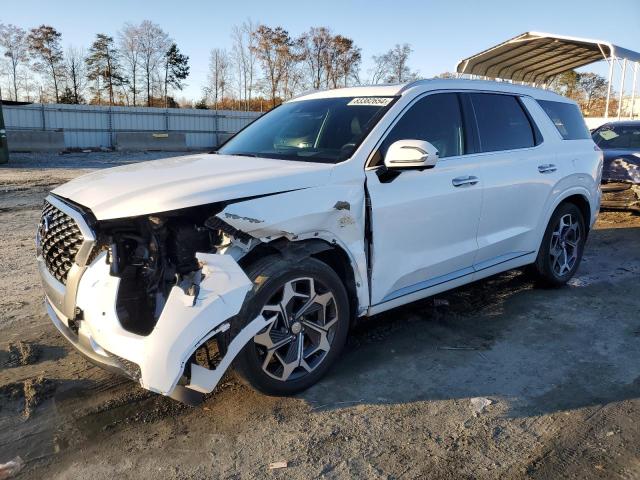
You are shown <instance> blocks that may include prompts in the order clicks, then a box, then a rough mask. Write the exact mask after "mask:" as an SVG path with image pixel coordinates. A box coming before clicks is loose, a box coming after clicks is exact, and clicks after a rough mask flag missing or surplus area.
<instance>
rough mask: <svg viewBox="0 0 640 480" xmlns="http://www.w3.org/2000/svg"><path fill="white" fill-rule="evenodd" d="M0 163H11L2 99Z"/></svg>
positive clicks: (0, 108)
mask: <svg viewBox="0 0 640 480" xmlns="http://www.w3.org/2000/svg"><path fill="white" fill-rule="evenodd" d="M0 163H9V147H8V146H7V131H6V130H5V128H4V116H3V115H2V101H1V100H0Z"/></svg>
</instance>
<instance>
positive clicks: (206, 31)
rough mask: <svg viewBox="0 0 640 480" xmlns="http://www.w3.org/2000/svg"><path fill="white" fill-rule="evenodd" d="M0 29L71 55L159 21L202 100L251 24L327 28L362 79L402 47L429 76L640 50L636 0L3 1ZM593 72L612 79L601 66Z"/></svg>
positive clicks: (191, 93) (189, 92) (293, 30)
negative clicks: (571, 40) (595, 45)
mask: <svg viewBox="0 0 640 480" xmlns="http://www.w3.org/2000/svg"><path fill="white" fill-rule="evenodd" d="M3 4H4V5H3V6H2V8H1V9H0V23H13V24H15V25H18V26H21V27H23V28H32V27H34V26H37V25H40V24H43V23H45V24H49V25H52V26H54V27H55V28H56V29H58V30H59V31H60V32H61V33H62V40H63V44H64V46H65V48H66V47H67V46H69V45H74V46H77V47H84V48H85V49H86V48H87V47H88V45H89V44H90V43H91V42H92V40H93V37H94V36H95V34H96V33H98V32H99V33H107V34H110V35H113V36H115V34H116V32H117V31H118V30H119V29H120V28H121V27H122V25H123V24H124V23H125V22H132V23H138V22H140V21H142V20H145V19H148V20H151V21H153V22H155V23H158V24H159V25H160V26H161V27H162V28H163V29H164V30H165V31H166V32H168V33H169V35H170V36H171V37H172V38H173V39H174V40H175V41H176V43H177V44H178V47H179V48H180V50H182V52H183V53H185V54H186V55H188V56H189V57H190V65H191V75H190V77H189V79H188V80H187V83H188V85H187V87H186V88H185V90H184V91H183V93H182V94H177V95H176V96H177V97H181V96H185V97H187V98H191V99H197V98H200V97H201V91H202V86H204V85H205V83H206V78H207V70H208V62H209V59H208V57H209V51H210V50H211V49H212V48H228V49H230V48H231V38H230V37H231V30H232V28H233V26H234V25H237V24H240V23H242V22H243V21H244V20H246V19H248V18H250V19H251V20H253V21H254V22H259V23H264V24H267V25H270V26H276V25H281V26H283V27H284V28H285V29H287V30H288V31H289V32H290V34H292V35H293V36H297V35H299V34H300V33H302V32H304V31H306V30H308V29H309V27H311V26H327V27H329V28H331V29H332V30H333V32H334V33H340V34H342V35H345V36H348V37H351V38H353V39H354V40H355V43H356V44H357V45H358V46H359V47H360V48H362V55H363V69H362V78H363V79H366V78H367V77H368V75H367V70H368V69H369V68H370V67H371V56H372V55H375V54H379V53H382V52H384V51H386V50H388V49H389V48H391V47H393V45H395V44H396V43H409V44H410V45H411V46H412V48H413V53H412V55H411V60H410V66H411V68H412V69H413V70H417V71H419V73H420V74H421V76H423V77H431V76H433V75H436V74H438V73H442V72H445V71H453V70H454V68H455V65H456V63H457V62H458V61H459V60H460V59H462V58H466V57H468V56H471V55H473V54H474V53H477V52H479V51H481V50H484V49H485V48H487V47H490V46H493V45H495V44H497V43H500V42H502V41H504V40H507V39H509V38H511V37H514V36H516V35H518V34H520V33H523V32H526V31H541V32H549V33H556V34H561V35H571V36H577V37H585V38H592V39H599V40H604V41H609V42H612V43H614V44H616V45H619V46H621V47H625V48H628V49H631V50H636V51H640V0H609V1H608V2H604V1H602V0H582V1H576V0H533V1H531V0H529V1H526V2H524V1H521V2H518V1H517V0H495V1H492V0H483V1H464V0H441V1H431V0H423V1H418V0H387V1H375V0H370V1H364V0H338V1H335V0H323V1H320V2H307V1H304V0H297V1H291V0H263V1H259V0H235V1H233V2H219V1H204V0H194V1H189V0H182V1H179V2H176V1H167V0H154V1H148V0H128V1H127V0H109V1H108V2H100V3H98V2H94V1H91V0H58V1H53V0H41V1H36V0H20V1H12V2H10V1H9V0H5V1H4V2H3ZM588 70H590V71H596V72H598V73H601V74H606V67H605V66H604V65H603V64H602V62H601V64H600V65H596V66H595V67H593V68H591V67H589V68H588Z"/></svg>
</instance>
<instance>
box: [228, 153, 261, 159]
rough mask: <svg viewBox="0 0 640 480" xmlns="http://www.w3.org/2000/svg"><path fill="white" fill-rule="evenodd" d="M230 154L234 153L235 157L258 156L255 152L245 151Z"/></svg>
mask: <svg viewBox="0 0 640 480" xmlns="http://www.w3.org/2000/svg"><path fill="white" fill-rule="evenodd" d="M231 155H235V156H236V157H254V158H255V157H257V156H258V155H256V154H255V153H246V152H240V153H232V154H231Z"/></svg>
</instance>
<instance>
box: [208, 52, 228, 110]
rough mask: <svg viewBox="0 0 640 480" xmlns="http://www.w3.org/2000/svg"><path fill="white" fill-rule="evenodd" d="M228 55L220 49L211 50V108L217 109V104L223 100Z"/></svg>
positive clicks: (226, 78) (226, 81)
mask: <svg viewBox="0 0 640 480" xmlns="http://www.w3.org/2000/svg"><path fill="white" fill-rule="evenodd" d="M229 67H230V62H229V55H228V54H227V51H226V50H224V49H221V48H214V49H213V50H211V54H210V57H209V85H210V86H209V93H210V95H211V96H212V97H213V108H214V109H216V110H217V109H218V102H219V101H220V100H223V99H224V92H225V89H226V88H227V84H228V83H229Z"/></svg>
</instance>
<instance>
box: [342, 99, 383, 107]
mask: <svg viewBox="0 0 640 480" xmlns="http://www.w3.org/2000/svg"><path fill="white" fill-rule="evenodd" d="M391 100H393V98H391V97H356V98H354V99H353V100H351V101H350V102H349V103H347V105H351V106H353V105H358V106H361V105H367V106H370V107H386V106H387V105H389V103H390V102H391Z"/></svg>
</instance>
